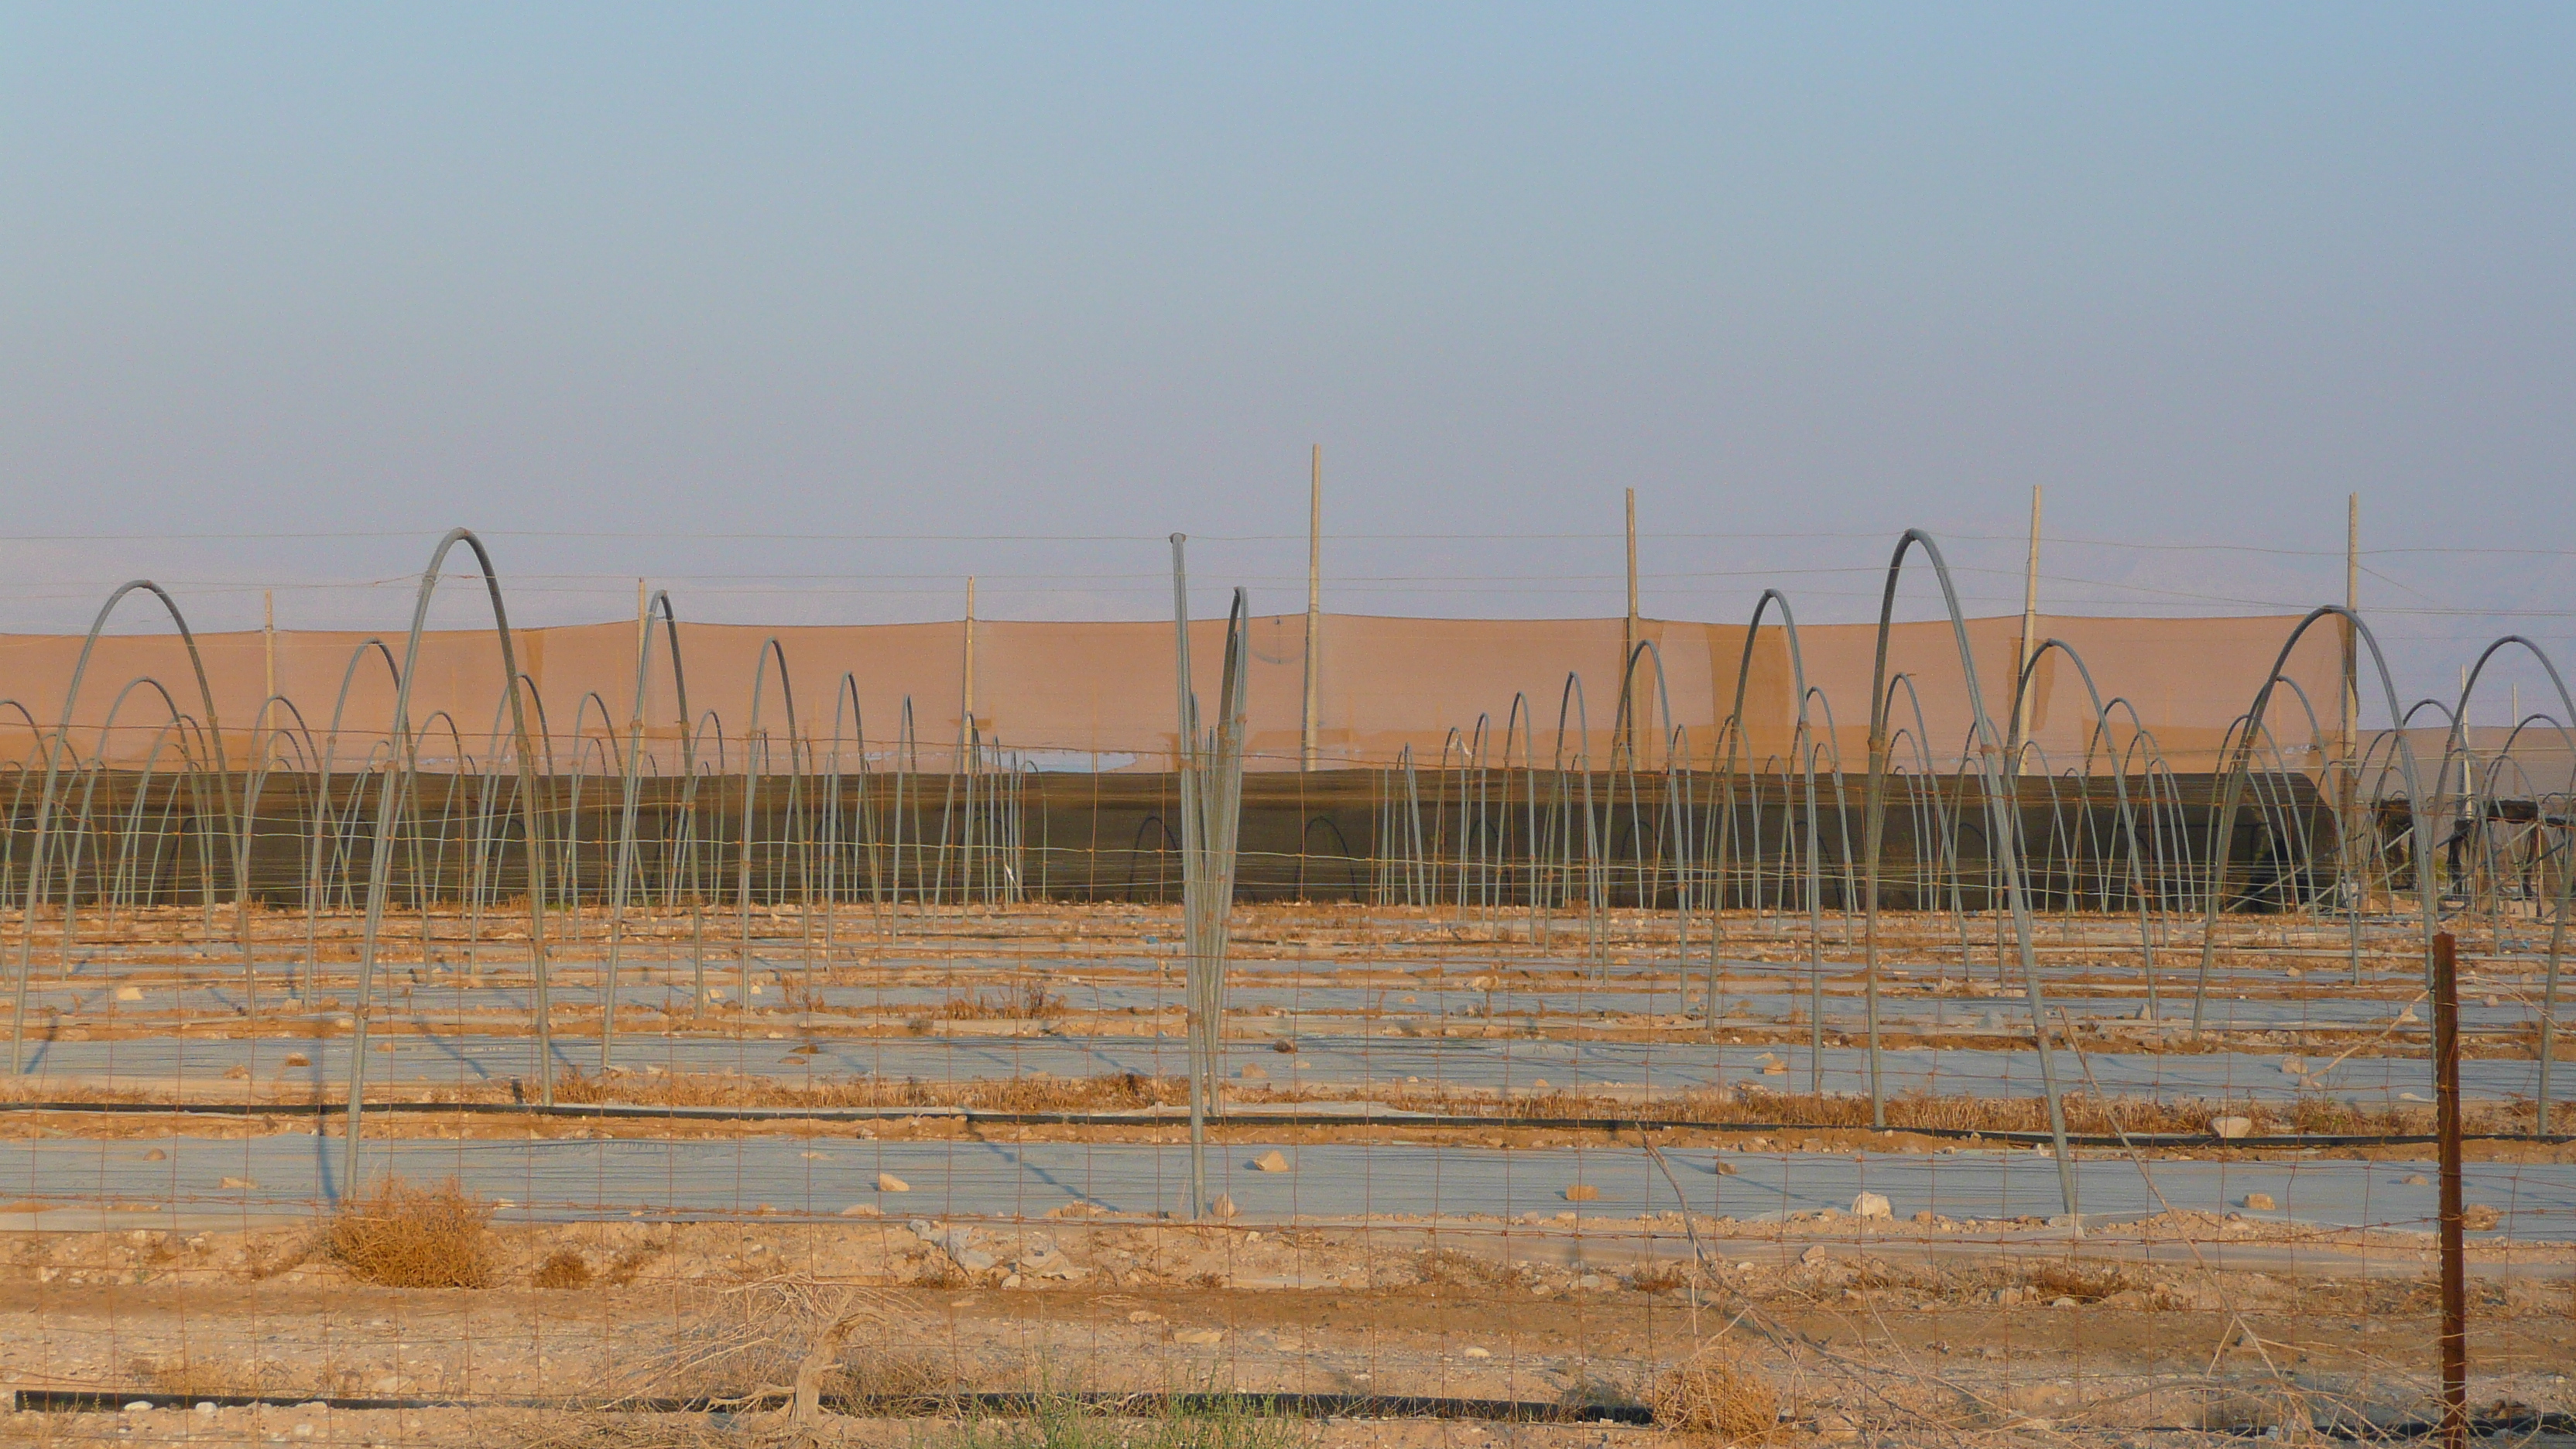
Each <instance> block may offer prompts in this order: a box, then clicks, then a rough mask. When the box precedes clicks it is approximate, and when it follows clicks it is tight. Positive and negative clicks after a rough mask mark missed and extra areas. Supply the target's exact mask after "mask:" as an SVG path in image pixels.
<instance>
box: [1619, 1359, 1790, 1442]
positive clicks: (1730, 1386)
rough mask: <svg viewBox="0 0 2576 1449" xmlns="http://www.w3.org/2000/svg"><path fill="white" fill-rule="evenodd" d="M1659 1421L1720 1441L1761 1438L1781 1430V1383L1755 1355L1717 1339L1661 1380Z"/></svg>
mask: <svg viewBox="0 0 2576 1449" xmlns="http://www.w3.org/2000/svg"><path fill="white" fill-rule="evenodd" d="M1648 1402H1649V1403H1651V1404H1652V1405H1653V1407H1654V1410H1655V1423H1656V1425H1657V1427H1659V1428H1663V1429H1666V1430H1668V1431H1669V1432H1671V1433H1673V1434H1675V1435H1678V1436H1681V1437H1683V1438H1688V1439H1697V1440H1702V1441H1706V1442H1710V1443H1717V1444H1758V1443H1762V1442H1765V1441H1767V1440H1770V1439H1773V1438H1775V1437H1777V1436H1778V1435H1779V1433H1780V1389H1779V1386H1778V1385H1777V1384H1775V1383H1773V1382H1772V1380H1771V1376H1770V1375H1769V1374H1767V1373H1764V1372H1763V1371H1762V1368H1761V1366H1760V1365H1758V1364H1756V1363H1754V1362H1753V1361H1752V1358H1751V1356H1750V1355H1748V1354H1747V1353H1745V1352H1744V1351H1743V1350H1742V1349H1740V1348H1737V1347H1734V1346H1733V1345H1729V1344H1715V1345H1711V1346H1710V1347H1708V1348H1706V1349H1703V1350H1701V1351H1700V1353H1699V1355H1698V1356H1697V1357H1695V1358H1693V1359H1691V1360H1690V1361H1689V1362H1688V1363H1684V1364H1679V1365H1676V1366H1675V1367H1674V1368H1672V1369H1671V1370H1670V1371H1668V1372H1666V1373H1665V1374H1664V1376H1663V1377H1661V1378H1659V1379H1657V1380H1655V1384H1654V1387H1653V1389H1652V1390H1651V1391H1650V1392H1649V1394H1648Z"/></svg>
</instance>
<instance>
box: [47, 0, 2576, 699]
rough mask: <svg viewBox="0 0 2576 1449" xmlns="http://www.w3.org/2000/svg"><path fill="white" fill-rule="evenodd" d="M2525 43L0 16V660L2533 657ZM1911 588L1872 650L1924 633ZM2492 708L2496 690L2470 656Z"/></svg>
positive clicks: (2565, 495)
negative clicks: (1953, 642) (2083, 631)
mask: <svg viewBox="0 0 2576 1449" xmlns="http://www.w3.org/2000/svg"><path fill="white" fill-rule="evenodd" d="M2571 143H2576V10H2571V9H2569V8H2567V7H2564V6H2556V7H2544V6H2484V7H2472V8H2436V7H2430V6H2422V7H2389V6H2331V7H2329V6H2279V7H2262V8H2224V7H2214V6H2211V7H2157V8H2131V9H2116V8H2109V7H2103V8H2081V9H2079V8H2073V7H2028V8H2007V7H1977V8H1966V9H1960V8H1941V9H1931V8H1902V9H1885V8H1880V9H1868V10H1848V11H1818V10H1788V9H1781V10H1763V11H1755V10H1725V9H1718V8H1714V7H1697V6H1693V7H1628V8H1617V9H1601V8H1596V7H1580V8H1578V7H1565V8H1560V9H1540V8H1502V7H1443V8H1434V7H1407V8H1401V9H1386V8H1361V7H1350V8H1320V9H1319V8H1316V7H1310V6H1301V7H1293V8H1292V7H1278V8H1263V9H1253V8H1240V7H1230V8H1223V9H1216V10H1208V11H1199V10H1189V9H1181V8H1169V9H1141V8H1102V7H1095V8H1085V9H1079V10H1077V9H1073V8H1069V7H1048V8H1040V7H986V8H945V7H943V8H938V9H929V10H923V11H917V12H902V11H894V10H873V11H852V10H842V9H819V8H802V7H776V8H765V9H752V10H744V9H735V8H716V7H701V8H686V7H655V8H649V9H648V8H640V7H635V8H630V7H608V6H556V7H547V8H531V7H502V6H486V7H463V6H458V7H435V8H433V7H408V8H393V7H375V8H354V7H350V8H340V7H319V6H313V7H297V6H272V7H262V8H259V9H256V10H236V9H224V10H218V9H188V8H179V7H169V8H128V7H118V6H96V5H84V6H62V7H55V6H26V5H6V6H0V198H5V200H0V209H5V215H6V218H7V224H6V226H5V227H0V278H5V280H0V307H5V309H6V310H5V326H6V330H7V336H8V339H9V341H8V345H7V347H6V348H5V350H0V382H4V383H5V388H0V429H5V437H6V444H5V448H6V452H5V455H0V456H5V457H6V459H7V466H8V484H9V488H8V492H9V499H10V504H11V507H10V511H9V515H8V526H7V529H6V530H5V539H0V544H5V547H0V565H5V567H6V569H7V576H6V578H5V580H0V629H11V630H29V629H64V628H78V627H81V626H82V625H83V624H85V623H86V621H87V618H88V616H89V613H90V611H91V610H92V609H94V608H95V606H96V602H97V600H98V599H99V598H100V597H101V596H103V595H104V593H105V592H106V590H107V589H108V588H110V587H112V586H113V585H114V584H115V583H116V582H117V581H119V580H121V579H123V578H125V577H129V576H131V575H134V574H138V573H150V574H153V575H155V576H156V577H161V578H164V579H165V580H167V581H170V582H171V583H172V586H173V589H174V592H177V593H179V594H180V595H181V597H182V599H183V601H185V602H186V603H187V604H188V606H189V607H190V608H191V610H192V611H194V613H195V614H196V616H197V617H199V618H201V619H202V620H204V621H205V622H206V624H207V626H208V627H239V626H241V625H243V624H245V623H248V622H252V621H255V619H256V616H257V612H258V608H259V596H260V592H261V591H262V589H264V588H275V589H276V590H277V591H278V596H279V609H280V614H281V622H282V623H289V624H294V623H304V624H313V625H330V626H335V627H351V626H364V627H393V626H398V625H399V622H400V619H401V616H402V615H403V613H404V610H405V607H406V599H407V595H408V592H409V585H408V583H406V582H405V581H404V580H403V579H402V578H401V575H402V574H403V573H404V572H405V571H406V570H414V569H417V568H418V567H419V563H420V560H421V559H422V558H423V557H424V556H425V554H426V551H427V548H428V546H429V544H430V543H431V542H432V541H434V539H435V538H436V536H437V535H438V534H439V533H440V532H441V531H443V530H445V529H446V528H449V527H451V526H456V525H460V524H461V525H466V526H471V527H474V528H476V529H478V530H483V531H485V532H487V533H488V534H489V535H490V536H491V537H492V539H493V541H494V546H495V549H496V552H497V554H498V556H499V561H500V563H501V565H502V567H503V569H504V570H505V573H507V574H508V576H509V579H510V583H511V588H512V594H513V599H514V607H515V608H517V609H518V610H519V612H520V614H521V616H522V617H524V618H527V619H529V620H530V621H531V622H553V621H561V620H573V619H591V618H602V617H613V616H615V615H617V614H618V613H620V612H621V611H623V610H626V609H630V608H631V607H632V604H631V600H632V594H633V579H634V578H635V577H636V576H638V575H647V576H651V577H652V578H653V579H654V580H655V581H656V582H657V583H661V584H666V585H668V586H669V587H671V588H672V589H673V591H674V593H675V594H676V595H677V596H678V597H679V599H680V601H681V605H682V607H683V609H684V610H687V611H688V612H689V615H690V616H691V617H696V618H708V619H774V620H778V621H780V622H844V621H870V620H880V619H918V618H947V617H954V616H955V615H956V614H957V612H958V607H959V601H958V592H959V588H960V581H961V580H962V577H963V576H964V575H966V574H969V573H974V574H977V575H979V576H980V577H981V578H982V579H983V580H984V581H985V582H984V583H983V584H982V585H981V588H982V600H983V609H984V611H985V612H986V613H987V614H989V615H993V616H999V617H1058V618H1065V617H1076V618H1078V617H1123V618H1139V617H1152V616H1154V615H1155V614H1157V613H1158V612H1162V611H1165V610H1167V609H1168V604H1169V592H1168V585H1167V584H1165V583H1163V582H1161V573H1160V571H1161V569H1162V568H1163V566H1164V560H1165V550H1164V548H1163V546H1162V544H1161V542H1160V539H1161V537H1162V535H1164V534H1167V533H1169V532H1172V531H1175V530H1180V531H1186V532H1188V533H1190V534H1192V535H1194V536H1195V537H1197V538H1198V539H1199V540H1200V542H1199V544H1198V545H1197V550H1198V551H1197V552H1196V553H1194V555H1193V565H1194V570H1193V571H1194V575H1195V577H1196V579H1197V581H1198V582H1200V583H1201V584H1203V585H1204V586H1205V587H1204V588H1203V590H1202V591H1201V593H1200V594H1199V595H1198V597H1199V600H1200V602H1201V604H1202V606H1203V607H1206V608H1208V609H1211V610H1213V609H1215V608H1217V607H1221V604H1220V602H1219V601H1220V599H1221V594H1220V590H1221V589H1222V588H1223V587H1224V586H1226V585H1228V584H1232V583H1236V582H1242V583H1246V584H1248V585H1249V586H1251V587H1252V588H1253V589H1254V591H1255V606H1256V607H1266V608H1268V609H1270V610H1273V611H1286V610H1293V609H1295V608H1298V607H1301V606H1302V602H1303V574H1302V570H1303V563H1304V543H1303V529H1304V526H1305V505H1306V497H1305V484H1306V468H1307V449H1308V447H1309V445H1310V444H1314V443H1321V444H1322V445H1323V446H1324V448H1325V457H1326V470H1327V508H1328V524H1327V532H1328V534H1329V535H1331V542H1330V558H1329V567H1330V571H1331V576H1332V577H1331V583H1330V586H1329V587H1330V597H1329V600H1328V602H1329V603H1330V604H1331V605H1332V606H1333V607H1337V608H1343V609H1350V610H1354V611H1365V612H1379V613H1424V614H1455V615H1467V614H1507V615H1531V616H1546V615H1567V614H1609V613H1616V612H1618V611H1619V609H1620V608H1621V607H1622V581H1621V569H1622V563H1621V557H1620V545H1619V541H1618V538H1617V536H1616V535H1617V533H1618V529H1619V512H1620V497H1621V490H1622V489H1624V488H1635V489H1636V490H1638V493H1639V497H1640V508H1641V514H1642V517H1643V520H1644V535H1645V537H1644V542H1643V544H1642V552H1643V556H1644V567H1645V570H1646V574H1647V584H1646V593H1647V597H1646V607H1647V609H1648V611H1649V612H1652V613H1658V614H1664V615H1669V616H1674V617H1688V618H1734V617H1740V616H1742V615H1744V614H1745V613H1747V612H1748V611H1749V609H1750V606H1751V603H1752V600H1753V597H1754V595H1755V593H1756V592H1757V591H1758V590H1759V589H1760V588H1761V587H1762V586H1763V585H1764V584H1777V585H1778V586H1780V587H1782V588H1783V589H1785V590H1786V591H1787V592H1788V593H1789V594H1790V596H1791V597H1792V598H1793V599H1799V600H1801V601H1803V602H1802V613H1803V614H1804V615H1805V616H1807V617H1813V618H1818V619H1837V618H1857V617H1861V616H1862V615H1864V614H1866V613H1869V612H1871V611H1872V610H1873V609H1874V607H1875V590H1876V587H1877V580H1876V574H1877V572H1878V570H1880V569H1881V568H1883V566H1884V561H1885V558H1886V554H1887V551H1888V548H1889V546H1890V544H1891V543H1892V542H1893V540H1894V538H1895V536H1896V534H1897V532H1898V530H1900V529H1901V528H1903V527H1906V526H1909V525H1912V526H1920V527H1923V528H1926V529H1929V530H1931V531H1933V532H1934V533H1935V534H1936V535H1939V536H1941V537H1943V538H1944V540H1945V542H1946V543H1947V544H1948V546H1949V548H1950V553H1951V558H1952V561H1953V562H1954V563H1955V564H1957V565H1958V566H1959V568H1960V579H1961V586H1962V589H1963V592H1965V593H1966V594H1967V596H1968V602H1969V605H1970V607H1971V608H1972V609H1974V610H1976V611H1978V612H1983V613H2004V612H2012V611H2015V610H2017V609H2018V607H2019V591H2020V559H2021V544H2020V543H2019V541H2018V535H2019V533H2020V531H2021V529H2022V527H2023V523H2024V519H2025V516H2026V510H2027V508H2028V506H2029V492H2030V489H2031V488H2032V487H2033V486H2041V487H2044V488H2045V490H2046V497H2047V527H2046V532H2047V534H2048V535H2049V537H2050V539H2051V543H2050V544H2049V546H2048V548H2047V551H2046V561H2045V566H2044V572H2045V573H2046V574H2047V576H2048V578H2047V582H2046V584H2045V585H2044V589H2043V599H2044V603H2046V604H2047V605H2048V606H2051V607H2056V608H2062V609H2067V610H2069V611H2076V612H2124V611H2136V612H2146V613H2158V614H2173V613H2185V614H2188V613H2234V612H2244V611H2247V610H2261V611H2266V612H2280V611H2295V610H2297V609H2299V608H2302V607H2305V606H2306V605H2309V604H2313V603H2322V602H2336V601H2340V598H2341V595H2342V583H2343V564H2342V558H2341V548H2342V543H2343V520H2344V499H2345V495H2346V494H2347V493H2353V492H2358V493H2359V494H2360V495H2361V496H2362V499H2363V516H2364V531H2365V540H2364V542H2365V548H2367V549H2369V550H2371V551H2372V553H2371V557H2370V558H2369V559H2368V560H2367V564H2368V569H2367V576H2366V577H2365V580H2364V587H2363V593H2364V599H2365V604H2366V605H2368V606H2370V607H2372V608H2374V609H2379V610H2385V611H2386V612H2385V613H2384V614H2382V615H2379V616H2377V622H2378V624H2379V626H2380V629H2381V632H2382V633H2383V634H2384V635H2385V636H2386V637H2387V639H2388V640H2389V642H2390V647H2391V649H2392V652H2393V653H2394V654H2395V655H2396V656H2397V659H2398V662H2399V664H2400V667H2401V673H2403V674H2404V675H2405V676H2406V677H2405V678H2403V679H2401V681H2400V683H2401V686H2402V687H2403V688H2404V689H2405V690H2406V692H2407V693H2409V694H2410V695H2412V694H2417V693H2431V692H2437V691H2439V690H2440V689H2442V688H2443V687H2444V686H2445V684H2446V682H2448V681H2446V679H2445V677H2444V676H2445V672H2446V671H2450V670H2455V669H2456V667H2457V666H2458V665H2459V664H2460V663H2464V662H2466V660H2467V659H2468V658H2469V657H2471V656H2472V655H2473V654H2474V652H2475V650H2476V648H2477V647H2478V645H2480V644H2481V643H2483V642H2484V640H2485V639H2487V638H2489V637H2492V636H2493V635H2494V634H2496V633H2500V632H2505V631H2508V630H2512V631H2519V632H2523V633H2527V634H2529V635H2531V636H2532V637H2533V638H2535V639H2537V640H2539V641H2540V642H2541V643H2542V644H2543V645H2544V646H2546V647H2547V648H2549V649H2550V650H2552V651H2553V652H2554V653H2557V654H2559V655H2561V657H2562V659H2565V658H2569V657H2570V656H2576V586H2571V570H2576V539H2571V536H2570V534H2571V530H2570V525H2571V523H2576V489H2571V487H2570V486H2569V483H2570V478H2571V472H2576V467H2571V465H2576V413H2571V410H2570V407H2569V399H2570V398H2571V397H2576V265H2571V262H2576V246H2571V242H2576V144H2571ZM1922 603H1923V600H1920V599H1917V600H1914V601H1913V603H1912V606H1913V607H1917V608H1918V609H1919V607H1920V606H1921V605H1922ZM2518 677H2521V678H2534V677H2533V676H2529V675H2527V674H2526V675H2522V676H2518Z"/></svg>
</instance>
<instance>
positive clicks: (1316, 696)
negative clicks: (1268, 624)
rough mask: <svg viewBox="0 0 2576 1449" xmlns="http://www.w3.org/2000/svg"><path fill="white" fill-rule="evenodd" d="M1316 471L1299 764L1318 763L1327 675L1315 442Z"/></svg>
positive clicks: (1319, 463)
mask: <svg viewBox="0 0 2576 1449" xmlns="http://www.w3.org/2000/svg"><path fill="white" fill-rule="evenodd" d="M1312 464H1313V467H1312V474H1311V476H1310V477H1309V479H1308V480H1307V484H1306V695H1305V705H1304V708H1303V710H1302V711H1301V713H1300V714H1299V717H1298V725H1297V768H1298V769H1301V770H1311V769H1313V768H1315V764H1316V750H1317V736H1318V735H1319V734H1321V733H1322V728H1321V727H1322V724H1323V714H1324V701H1323V696H1322V694H1321V693H1320V691H1321V689H1322V687H1323V678H1322V674H1321V671H1320V670H1319V668H1318V662H1319V659H1320V651H1321V650H1322V649H1323V646H1324V445H1323V444H1321V443H1317V444H1316V445H1315V451H1314V456H1313V459H1312Z"/></svg>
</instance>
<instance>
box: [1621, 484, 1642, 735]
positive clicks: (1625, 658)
mask: <svg viewBox="0 0 2576 1449" xmlns="http://www.w3.org/2000/svg"><path fill="white" fill-rule="evenodd" d="M1636 661H1637V490H1636V489H1634V488H1631V489H1629V490H1628V627H1627V629H1626V630H1625V631H1623V632H1622V633H1621V635H1620V637H1619V702H1620V703H1621V704H1623V705H1625V706H1626V707H1627V708H1626V709H1625V711H1624V718H1623V720H1622V721H1621V730H1620V736H1619V739H1618V741H1617V742H1616V747H1617V748H1618V749H1620V750H1623V751H1625V752H1626V754H1627V758H1628V764H1629V766H1630V768H1634V767H1635V765H1636V762H1637V708H1636V703H1635V700H1634V699H1633V697H1632V692H1631V690H1630V689H1629V685H1631V684H1632V683H1634V682H1635V678H1634V676H1635V673H1636V667H1637V663H1636Z"/></svg>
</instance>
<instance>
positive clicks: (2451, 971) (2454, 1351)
mask: <svg viewBox="0 0 2576 1449" xmlns="http://www.w3.org/2000/svg"><path fill="white" fill-rule="evenodd" d="M2433 1103H2434V1106H2433V1116H2434V1131H2435V1132H2436V1133H2437V1134H2438V1135H2439V1137H2440V1138H2441V1152H2442V1209H2441V1211H2442V1220H2441V1243H2442V1446H2443V1449H2468V1444H2469V1260H2468V1248H2467V1244H2466V1241H2465V1238H2464V1236H2463V1226H2464V1225H2463V1223H2462V1210H2461V1205H2460V981H2459V967H2458V960H2457V954H2456V947H2455V946H2454V944H2453V942H2452V939H2451V933H2450V932H2448V931H2444V932H2442V933H2441V934H2440V935H2437V936H2435V937H2434V938H2433Z"/></svg>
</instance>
